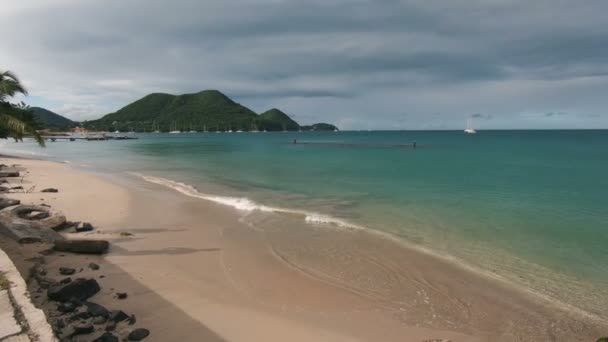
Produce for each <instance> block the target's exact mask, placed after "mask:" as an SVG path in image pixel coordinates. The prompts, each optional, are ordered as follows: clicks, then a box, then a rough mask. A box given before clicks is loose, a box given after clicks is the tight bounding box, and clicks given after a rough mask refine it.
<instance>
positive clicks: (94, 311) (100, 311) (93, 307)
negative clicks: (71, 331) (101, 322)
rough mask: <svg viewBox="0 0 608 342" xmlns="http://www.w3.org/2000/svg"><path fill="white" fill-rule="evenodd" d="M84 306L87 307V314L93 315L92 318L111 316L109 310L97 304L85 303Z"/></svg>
mask: <svg viewBox="0 0 608 342" xmlns="http://www.w3.org/2000/svg"><path fill="white" fill-rule="evenodd" d="M84 305H85V306H86V307H87V312H88V313H89V314H91V316H104V317H107V316H108V314H109V312H108V309H106V308H105V307H103V306H102V305H99V304H97V303H92V302H87V303H84Z"/></svg>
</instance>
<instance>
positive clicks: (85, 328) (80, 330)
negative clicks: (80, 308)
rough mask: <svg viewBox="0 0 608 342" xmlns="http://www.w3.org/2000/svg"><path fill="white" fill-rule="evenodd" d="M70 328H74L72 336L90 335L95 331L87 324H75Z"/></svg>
mask: <svg viewBox="0 0 608 342" xmlns="http://www.w3.org/2000/svg"><path fill="white" fill-rule="evenodd" d="M72 328H74V332H73V333H72V335H82V334H90V333H92V332H93V330H95V328H94V327H93V324H91V323H87V322H79V323H76V324H74V325H72Z"/></svg>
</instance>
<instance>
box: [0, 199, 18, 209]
mask: <svg viewBox="0 0 608 342" xmlns="http://www.w3.org/2000/svg"><path fill="white" fill-rule="evenodd" d="M18 204H21V201H20V200H16V199H11V198H0V209H4V208H6V207H12V206H14V205H18Z"/></svg>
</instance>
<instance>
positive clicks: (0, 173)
mask: <svg viewBox="0 0 608 342" xmlns="http://www.w3.org/2000/svg"><path fill="white" fill-rule="evenodd" d="M0 177H19V171H0Z"/></svg>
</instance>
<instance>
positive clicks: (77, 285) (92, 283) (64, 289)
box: [47, 278, 100, 302]
mask: <svg viewBox="0 0 608 342" xmlns="http://www.w3.org/2000/svg"><path fill="white" fill-rule="evenodd" d="M99 290H100V288H99V284H97V281H96V280H95V279H82V278H79V279H76V280H74V281H72V282H71V283H69V284H57V285H52V286H50V287H49V289H48V291H47V296H48V297H49V299H51V300H55V301H58V302H65V301H68V300H70V299H72V298H75V299H79V300H85V299H88V298H89V297H92V296H93V295H95V294H96V293H97V292H99Z"/></svg>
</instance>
